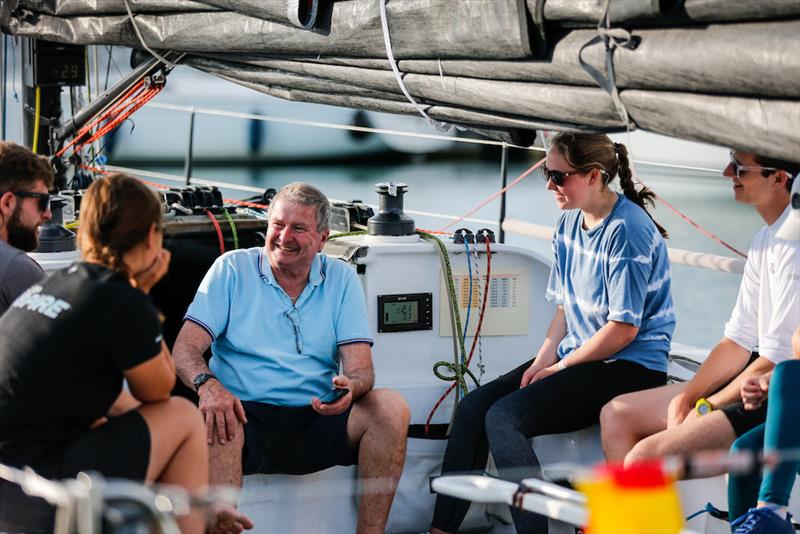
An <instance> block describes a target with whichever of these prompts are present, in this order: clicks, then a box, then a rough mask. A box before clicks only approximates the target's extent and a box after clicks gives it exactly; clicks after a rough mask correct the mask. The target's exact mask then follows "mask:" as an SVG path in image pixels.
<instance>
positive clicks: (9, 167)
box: [0, 141, 53, 315]
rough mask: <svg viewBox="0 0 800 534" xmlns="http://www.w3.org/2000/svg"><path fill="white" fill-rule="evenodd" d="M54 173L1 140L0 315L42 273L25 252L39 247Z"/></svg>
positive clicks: (36, 158)
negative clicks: (41, 228) (40, 230)
mask: <svg viewBox="0 0 800 534" xmlns="http://www.w3.org/2000/svg"><path fill="white" fill-rule="evenodd" d="M52 186H53V170H52V168H51V167H50V164H49V163H48V162H47V160H46V159H45V158H43V157H41V156H37V155H36V154H34V153H33V152H31V151H30V150H28V149H27V148H25V147H22V146H19V145H17V144H15V143H11V142H6V141H0V315H2V314H3V313H5V311H6V310H7V309H8V307H9V305H11V303H12V302H13V301H14V300H15V299H16V298H17V297H18V296H19V295H20V294H21V293H22V292H23V291H25V290H26V289H28V288H29V287H30V286H32V285H33V284H34V283H36V282H38V281H39V280H41V279H42V278H43V277H44V271H43V270H42V268H41V267H40V266H39V264H38V263H36V262H35V261H34V260H33V259H31V258H30V257H29V256H28V255H27V254H25V253H26V252H30V251H32V250H34V249H35V248H36V247H37V246H38V245H39V226H41V225H42V223H44V222H45V221H47V220H48V219H50V218H51V217H52V214H51V213H50V194H49V192H48V191H49V189H50V188H51V187H52Z"/></svg>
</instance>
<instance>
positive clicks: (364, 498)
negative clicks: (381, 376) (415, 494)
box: [347, 389, 411, 534]
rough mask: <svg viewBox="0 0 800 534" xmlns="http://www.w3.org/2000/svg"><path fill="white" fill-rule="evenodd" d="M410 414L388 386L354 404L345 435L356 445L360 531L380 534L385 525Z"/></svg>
mask: <svg viewBox="0 0 800 534" xmlns="http://www.w3.org/2000/svg"><path fill="white" fill-rule="evenodd" d="M410 416H411V414H410V412H409V409H408V405H407V404H406V401H405V399H404V398H403V396H402V395H400V394H399V393H397V392H395V391H391V390H388V389H377V390H372V391H370V392H369V393H367V394H366V395H364V396H363V397H361V398H360V399H358V402H356V403H355V404H354V405H353V409H352V411H351V412H350V417H349V418H348V421H347V436H348V438H349V439H350V442H351V443H352V444H353V445H355V444H358V447H359V451H358V474H359V478H360V479H361V491H362V494H361V501H360V504H359V509H358V529H357V532H358V533H359V534H368V533H376V534H378V533H382V532H383V531H384V528H385V527H386V520H387V519H388V517H389V510H390V509H391V507H392V500H394V494H395V491H396V490H397V484H398V482H399V481H400V475H401V474H402V472H403V463H404V462H405V455H406V438H407V435H408V421H409V419H410Z"/></svg>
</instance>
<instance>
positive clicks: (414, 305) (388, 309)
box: [383, 300, 419, 325]
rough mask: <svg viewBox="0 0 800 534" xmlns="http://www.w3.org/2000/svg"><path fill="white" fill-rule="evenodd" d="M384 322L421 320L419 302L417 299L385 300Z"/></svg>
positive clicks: (405, 322) (398, 322) (396, 322)
mask: <svg viewBox="0 0 800 534" xmlns="http://www.w3.org/2000/svg"><path fill="white" fill-rule="evenodd" d="M383 322H384V324H387V325H394V324H411V323H416V322H419V302H418V301H415V300H411V301H398V302H384V303H383Z"/></svg>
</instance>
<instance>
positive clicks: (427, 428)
mask: <svg viewBox="0 0 800 534" xmlns="http://www.w3.org/2000/svg"><path fill="white" fill-rule="evenodd" d="M484 242H485V243H486V287H485V288H484V291H483V302H481V314H480V315H479V316H478V326H477V327H476V328H475V335H474V336H473V337H472V346H471V347H470V349H469V356H468V357H467V364H466V367H465V368H466V369H469V364H470V362H472V355H473V354H474V353H475V347H476V346H477V344H478V339H479V336H480V335H481V327H482V326H483V316H484V314H485V313H486V303H487V302H488V301H489V286H490V284H491V281H492V250H491V247H490V243H491V241H490V240H489V236H486V237H485V241H484ZM470 283H471V282H470ZM478 283H480V279H478ZM457 385H458V384H457V383H456V382H455V381H454V382H453V383H452V384H450V386H448V388H447V390H445V392H444V393H443V394H442V396H441V397H439V400H437V401H436V404H434V405H433V409H432V410H431V412H430V413H429V414H428V420H427V421H425V435H426V436H427V435H429V434H430V430H431V420H432V419H433V415H434V414H435V413H436V410H438V409H439V406H440V405H441V404H442V402H444V400H445V399H446V398H447V396H448V395H450V392H451V391H453V390H454V389H455V388H456V386H457Z"/></svg>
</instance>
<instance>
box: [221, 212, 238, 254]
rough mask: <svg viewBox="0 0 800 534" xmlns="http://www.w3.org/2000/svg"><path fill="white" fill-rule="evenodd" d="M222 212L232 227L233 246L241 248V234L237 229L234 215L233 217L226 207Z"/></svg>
mask: <svg viewBox="0 0 800 534" xmlns="http://www.w3.org/2000/svg"><path fill="white" fill-rule="evenodd" d="M222 214H223V215H224V216H225V219H227V220H228V226H230V227H231V234H232V235H233V248H234V250H235V249H238V248H239V234H238V232H237V231H236V223H235V222H233V217H231V214H230V213H228V210H226V209H225V208H223V209H222Z"/></svg>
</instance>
